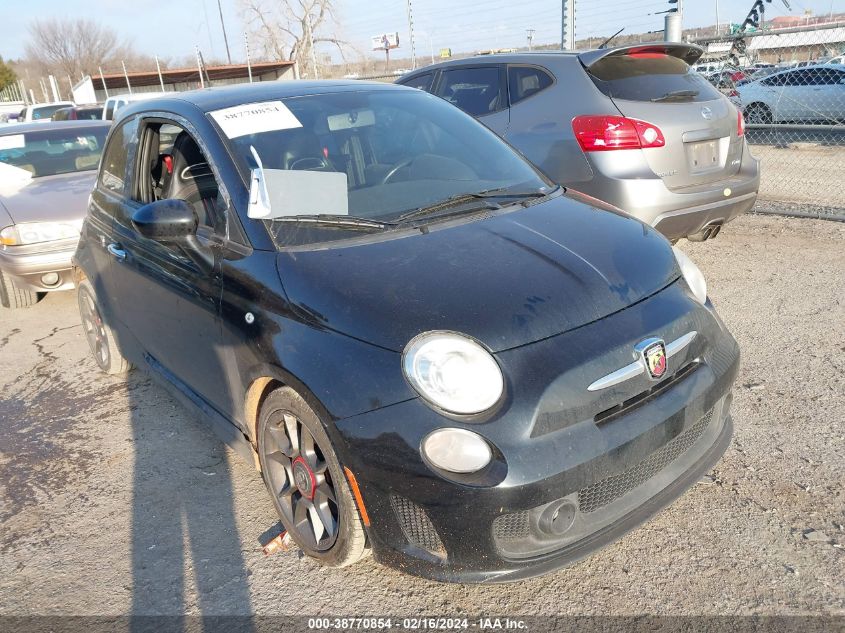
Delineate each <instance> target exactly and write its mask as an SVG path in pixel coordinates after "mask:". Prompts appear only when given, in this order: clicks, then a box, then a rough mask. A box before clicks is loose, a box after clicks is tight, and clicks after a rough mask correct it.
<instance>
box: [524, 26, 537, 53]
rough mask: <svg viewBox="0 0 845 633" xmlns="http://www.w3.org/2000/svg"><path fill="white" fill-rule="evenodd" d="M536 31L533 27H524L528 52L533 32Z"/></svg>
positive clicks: (532, 39) (530, 48) (530, 47)
mask: <svg viewBox="0 0 845 633" xmlns="http://www.w3.org/2000/svg"><path fill="white" fill-rule="evenodd" d="M535 32H536V31H535V30H534V29H525V34H526V37H527V39H528V52H529V53H530V52H531V50H532V46H531V45H532V43H533V42H534V33H535Z"/></svg>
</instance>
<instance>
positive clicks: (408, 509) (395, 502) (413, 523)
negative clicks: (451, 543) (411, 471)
mask: <svg viewBox="0 0 845 633" xmlns="http://www.w3.org/2000/svg"><path fill="white" fill-rule="evenodd" d="M390 504H391V505H392V506H393V511H394V512H395V513H396V518H398V519H399V525H400V526H401V527H402V532H403V533H404V534H405V538H406V539H408V542H409V543H411V544H412V545H416V546H417V547H419V548H420V549H424V550H427V551H429V552H431V553H432V554H434V555H436V556H441V557H443V556H445V555H446V548H445V547H443V542H442V541H441V540H440V536H438V534H437V530H435V529H434V525H432V523H431V519H429V518H428V515H427V514H426V513H425V510H423V509H422V508H421V507H419V506H418V505H417V504H415V503H414V502H413V501H409V500H408V499H406V498H405V497H400V496H399V495H391V497H390Z"/></svg>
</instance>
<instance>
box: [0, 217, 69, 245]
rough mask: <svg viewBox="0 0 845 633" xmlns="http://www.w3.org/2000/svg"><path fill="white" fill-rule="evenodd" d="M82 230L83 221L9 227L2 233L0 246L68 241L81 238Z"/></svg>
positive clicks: (25, 224) (24, 223) (38, 223)
mask: <svg viewBox="0 0 845 633" xmlns="http://www.w3.org/2000/svg"><path fill="white" fill-rule="evenodd" d="M81 229H82V221H81V220H80V221H78V222H23V223H21V224H15V225H12V226H7V227H6V228H5V229H3V230H2V231H0V244H2V245H4V246H21V245H23V244H39V243H41V242H55V241H58V240H67V239H70V238H74V237H79V231H80V230H81Z"/></svg>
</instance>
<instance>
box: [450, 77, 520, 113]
mask: <svg viewBox="0 0 845 633" xmlns="http://www.w3.org/2000/svg"><path fill="white" fill-rule="evenodd" d="M499 72H500V71H499V67H498V66H482V67H480V68H456V69H455V70H445V71H443V79H442V80H441V81H440V87H439V89H438V91H437V94H438V96H439V97H442V98H444V99H445V100H446V101H448V102H450V103H452V104H454V105H456V106H458V107H459V108H460V109H461V110H463V111H464V112H466V113H467V114H471V115H473V116H484V115H485V114H491V113H492V112H496V111H498V110H501V109H502V108H504V107H505V99H504V98H503V95H502V90H501V81H500V75H499Z"/></svg>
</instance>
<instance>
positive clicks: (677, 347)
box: [666, 330, 698, 358]
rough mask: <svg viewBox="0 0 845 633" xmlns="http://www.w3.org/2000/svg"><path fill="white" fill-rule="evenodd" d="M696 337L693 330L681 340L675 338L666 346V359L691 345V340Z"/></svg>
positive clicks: (696, 333)
mask: <svg viewBox="0 0 845 633" xmlns="http://www.w3.org/2000/svg"><path fill="white" fill-rule="evenodd" d="M696 336H698V332H696V331H695V330H693V331H692V332H688V333H687V334H684V335H683V336H682V337H681V338H677V339H675V340H674V341H672V342H671V343H669V344H667V345H666V358H672V357H673V356H674V355H675V354H677V353H678V352H680V351H681V350H682V349H684V348H685V347H686V346H687V345H689V344H690V343H692V341H693V339H694V338H695V337H696Z"/></svg>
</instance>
